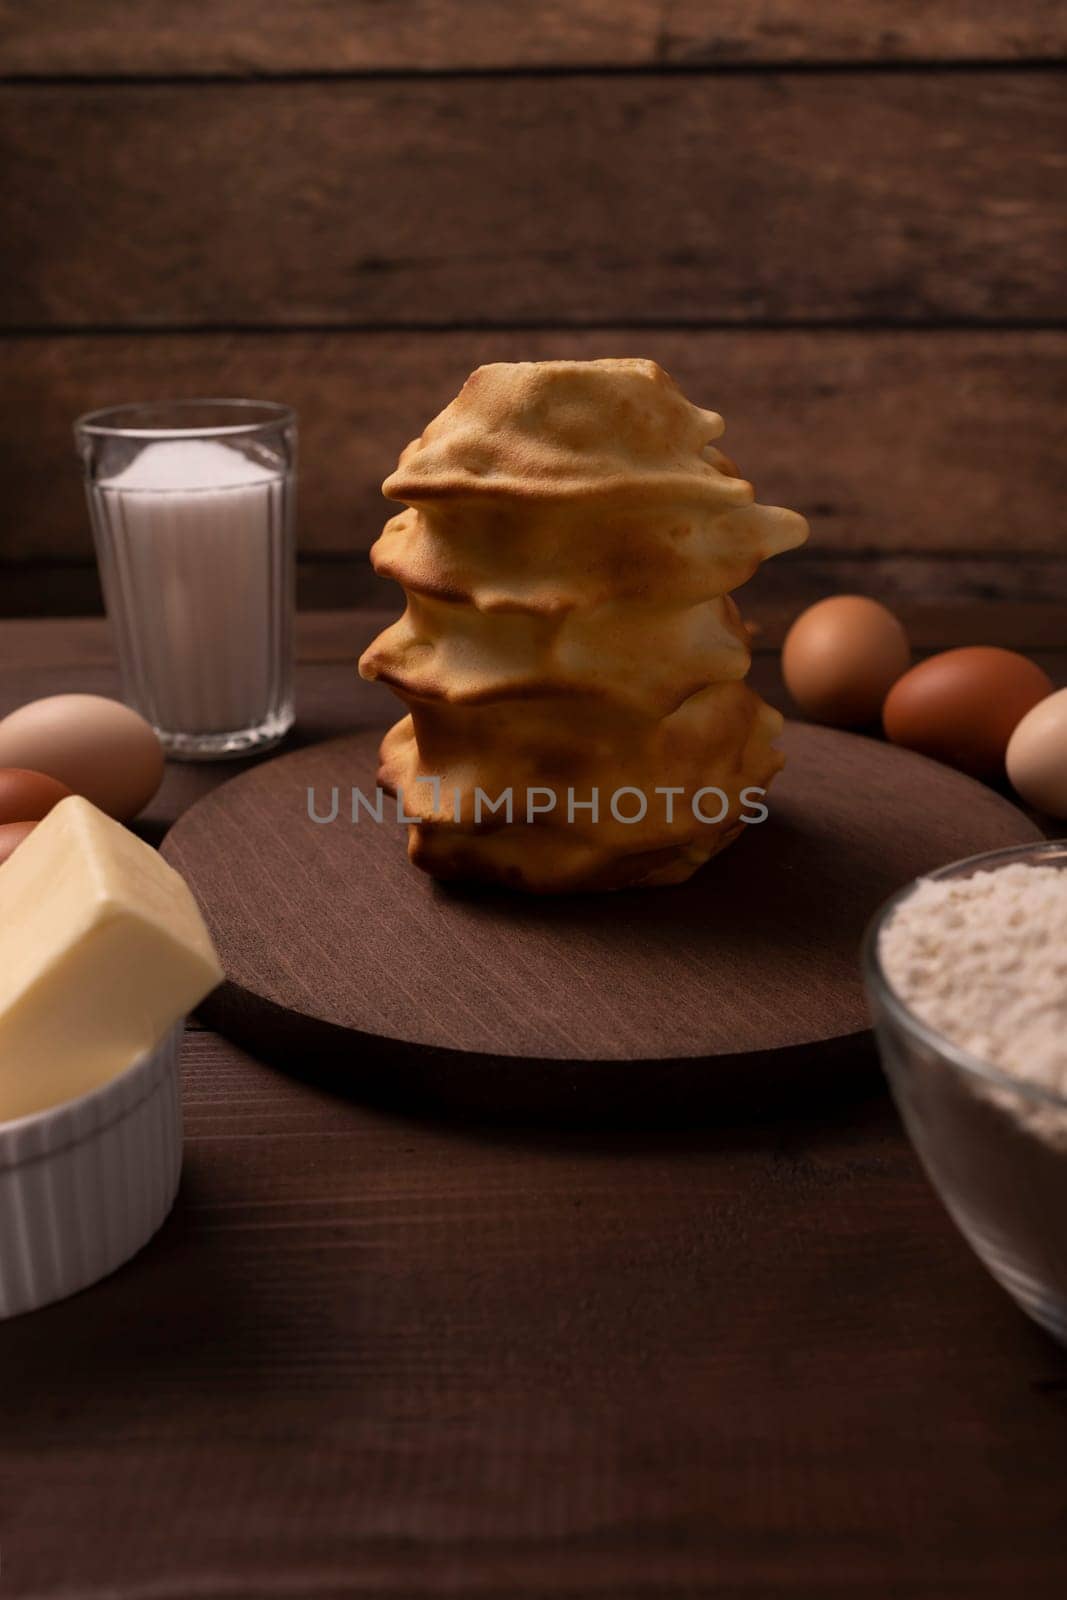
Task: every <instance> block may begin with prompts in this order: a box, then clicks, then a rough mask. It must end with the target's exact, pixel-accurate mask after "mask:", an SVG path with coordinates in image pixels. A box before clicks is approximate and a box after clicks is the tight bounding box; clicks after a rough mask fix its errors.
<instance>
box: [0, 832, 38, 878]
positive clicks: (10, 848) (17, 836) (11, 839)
mask: <svg viewBox="0 0 1067 1600" xmlns="http://www.w3.org/2000/svg"><path fill="white" fill-rule="evenodd" d="M36 826H37V824H36V822H0V867H2V866H3V864H4V862H5V861H6V860H7V858H8V856H10V855H12V854H13V853H14V851H16V850H17V849H18V847H19V845H20V844H21V843H22V841H23V839H25V838H26V837H27V836H28V835H29V834H31V833H32V832H33V830H34V828H36Z"/></svg>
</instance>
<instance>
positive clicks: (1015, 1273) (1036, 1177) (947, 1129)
mask: <svg viewBox="0 0 1067 1600" xmlns="http://www.w3.org/2000/svg"><path fill="white" fill-rule="evenodd" d="M1012 862H1023V863H1025V864H1027V865H1030V866H1053V867H1058V868H1060V869H1061V870H1063V869H1064V868H1067V840H1062V839H1061V840H1043V841H1041V842H1039V843H1035V844H1028V845H1021V846H1019V847H1017V848H1012V849H1008V850H993V851H989V852H987V853H986V854H984V855H978V856H970V857H968V859H967V860H965V861H956V862H953V863H952V864H951V865H950V866H947V867H942V868H940V869H939V870H938V871H937V872H932V873H929V874H928V876H929V877H931V878H954V877H961V878H962V877H970V876H971V875H972V874H973V873H975V872H980V871H985V870H987V869H989V868H994V867H1002V866H1007V865H1008V864H1010V863H1012ZM915 888H916V883H915V882H912V883H909V884H908V885H907V887H906V888H904V889H902V890H900V892H899V893H898V894H895V895H894V896H893V897H892V898H891V899H890V900H887V901H886V903H885V905H883V906H882V908H881V910H880V911H879V912H878V913H877V915H876V916H875V918H874V920H873V921H872V923H871V924H870V926H869V928H868V929H867V934H866V937H865V940H864V947H863V972H864V981H865V983H866V986H867V997H868V1001H869V1004H870V1008H871V1015H872V1019H873V1022H874V1030H875V1035H876V1038H877V1040H878V1049H879V1053H880V1055H881V1058H882V1064H883V1066H884V1067H885V1070H886V1074H887V1076H888V1078H889V1083H890V1087H891V1089H892V1091H893V1097H894V1099H895V1101H896V1103H897V1107H898V1109H899V1111H900V1114H901V1117H902V1119H903V1122H904V1126H905V1127H906V1128H907V1131H908V1134H909V1136H910V1138H911V1141H912V1143H913V1145H914V1146H915V1149H916V1151H917V1153H918V1155H919V1158H920V1160H921V1161H922V1164H923V1166H924V1168H925V1169H926V1173H927V1176H928V1177H929V1179H930V1181H931V1182H932V1183H933V1185H934V1188H935V1189H936V1190H937V1192H938V1194H939V1195H940V1196H941V1199H942V1200H943V1202H944V1204H945V1206H946V1207H947V1209H948V1211H949V1214H950V1215H951V1217H952V1218H953V1220H954V1221H955V1223H956V1225H957V1226H958V1228H959V1229H960V1232H961V1233H962V1234H963V1236H964V1238H965V1239H966V1240H967V1242H968V1243H969V1244H970V1245H971V1246H972V1248H973V1249H974V1250H975V1251H976V1253H977V1254H978V1256H979V1258H980V1259H981V1260H982V1261H983V1262H984V1263H985V1265H986V1267H987V1268H988V1269H989V1271H990V1272H991V1273H992V1274H993V1276H994V1278H996V1280H997V1282H998V1283H1000V1284H1002V1285H1003V1287H1004V1288H1005V1289H1007V1291H1008V1293H1009V1294H1010V1295H1011V1296H1012V1297H1013V1299H1014V1300H1016V1301H1017V1302H1018V1304H1019V1305H1020V1306H1021V1307H1022V1309H1023V1310H1024V1311H1025V1312H1027V1313H1028V1314H1029V1315H1030V1316H1031V1317H1033V1318H1034V1320H1035V1321H1036V1322H1039V1323H1040V1324H1041V1326H1042V1327H1043V1328H1046V1329H1047V1330H1048V1331H1049V1333H1051V1334H1053V1335H1054V1337H1056V1338H1057V1339H1060V1340H1062V1341H1063V1342H1064V1343H1067V1098H1065V1097H1064V1096H1062V1095H1059V1094H1056V1093H1054V1092H1052V1091H1050V1090H1048V1089H1043V1088H1041V1087H1039V1086H1037V1085H1036V1084H1030V1083H1026V1082H1023V1081H1022V1080H1020V1079H1018V1078H1015V1077H1009V1076H1008V1075H1007V1074H1006V1073H1004V1072H1001V1071H998V1070H997V1069H996V1068H994V1067H992V1066H990V1065H989V1064H988V1063H987V1062H983V1061H981V1060H979V1059H978V1058H977V1057H975V1056H972V1055H970V1054H969V1053H968V1052H967V1051H966V1050H963V1049H961V1048H960V1047H959V1046H958V1045H955V1044H953V1043H952V1042H951V1040H949V1039H946V1038H945V1037H944V1035H943V1034H940V1033H938V1032H936V1031H935V1030H934V1029H933V1028H931V1027H930V1026H929V1025H928V1024H927V1023H925V1022H923V1021H922V1020H921V1019H920V1018H919V1017H917V1016H916V1015H915V1013H914V1012H913V1011H912V1010H911V1009H910V1008H909V1007H908V1006H907V1004H906V1003H905V1002H904V1001H903V1000H902V999H901V998H900V996H899V994H897V993H896V992H895V991H894V990H893V989H892V988H891V987H890V984H889V980H888V978H887V977H886V974H885V972H884V970H883V967H882V963H881V958H880V955H879V941H880V938H881V934H882V930H883V928H884V927H885V926H886V924H887V923H888V922H889V920H890V919H891V917H892V916H893V914H894V912H895V911H896V910H897V907H898V906H899V905H900V903H901V902H902V901H903V900H905V899H907V897H908V895H910V894H911V893H912V891H913V890H914V889H915Z"/></svg>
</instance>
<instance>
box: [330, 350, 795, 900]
mask: <svg viewBox="0 0 1067 1600" xmlns="http://www.w3.org/2000/svg"><path fill="white" fill-rule="evenodd" d="M722 431H723V421H722V418H721V417H720V416H718V415H717V414H716V413H715V412H713V411H701V410H700V409H699V408H698V407H697V406H694V405H691V404H690V403H689V401H688V400H686V398H685V396H684V395H683V394H682V393H681V391H680V389H679V388H678V387H677V385H676V384H675V383H674V382H673V380H672V379H671V378H670V377H668V375H667V374H666V373H665V372H664V371H663V370H662V368H661V367H659V366H657V364H656V363H655V362H654V361H642V360H605V361H543V362H517V363H514V364H512V363H499V364H494V365H492V366H486V367H480V368H479V369H478V370H477V371H476V372H474V373H472V374H471V376H470V377H469V378H468V379H467V382H466V383H465V384H464V386H463V388H462V390H461V391H460V393H459V395H458V396H457V397H456V399H455V400H453V402H452V404H451V405H450V406H448V407H446V409H445V410H444V411H442V412H441V414H440V416H438V417H435V419H434V420H433V421H432V422H431V423H430V425H429V427H428V428H427V429H426V431H425V433H423V435H422V437H421V438H419V439H416V440H414V441H413V442H412V443H411V444H410V445H408V447H407V448H406V449H405V450H404V452H403V454H402V455H401V457H400V461H399V463H398V465H397V468H396V471H395V472H394V473H393V474H392V475H391V476H390V477H389V478H387V479H386V481H385V483H384V484H383V486H382V488H383V493H384V494H385V495H386V496H387V497H388V498H390V499H394V500H400V501H403V502H404V503H405V505H406V507H407V509H406V510H404V511H402V512H400V514H399V515H398V516H395V517H393V518H392V519H391V521H389V522H387V523H386V525H385V529H384V531H383V532H382V535H381V537H380V538H379V539H378V541H377V543H376V544H375V546H374V548H373V550H372V551H371V559H372V561H373V563H374V566H375V568H376V569H377V571H378V572H380V573H383V574H385V575H387V576H389V577H392V578H395V579H397V581H398V582H399V583H401V584H402V585H403V588H404V590H405V593H406V595H407V602H408V603H407V609H406V611H405V612H404V615H403V616H402V617H401V619H400V620H399V621H398V622H396V623H394V624H393V626H392V627H390V628H387V629H386V630H385V631H384V632H383V633H382V634H380V635H379V637H378V638H377V639H376V640H375V641H374V643H373V644H372V645H371V646H370V648H369V649H368V650H367V651H366V653H365V654H364V656H363V658H362V660H361V661H360V672H361V673H362V675H363V676H364V677H365V678H379V679H381V680H382V681H383V682H385V683H388V684H389V685H390V686H391V687H392V688H393V689H395V691H396V693H397V694H398V695H399V696H400V698H401V699H402V700H404V701H405V702H406V704H407V706H408V708H409V715H408V716H406V717H404V718H403V719H402V720H401V721H400V722H399V723H397V724H396V726H395V727H394V728H392V729H391V730H390V732H389V733H388V734H387V735H386V737H385V739H384V741H383V743H382V751H381V771H380V781H381V782H382V784H383V786H385V787H387V788H389V789H391V790H393V791H401V792H402V795H403V800H404V805H405V808H406V811H407V814H408V815H410V816H416V817H418V819H419V820H418V822H417V823H416V824H414V825H413V826H412V827H411V829H410V838H409V852H410V855H411V858H412V860H413V861H414V862H415V863H416V864H417V865H418V866H420V867H423V868H425V869H426V870H427V871H428V872H431V873H433V874H434V875H435V876H437V877H440V878H466V879H474V880H482V881H490V882H498V883H504V884H508V885H511V886H513V887H515V888H518V889H525V890H529V891H534V892H545V893H548V892H555V891H563V890H576V889H612V888H621V887H626V886H631V885H638V884H640V885H654V884H666V883H678V882H681V881H682V880H683V879H685V878H687V877H689V875H690V874H691V873H692V872H693V871H695V869H696V868H697V867H698V866H700V865H701V863H702V862H704V861H706V860H707V859H708V857H709V856H710V855H712V854H713V853H714V852H715V851H716V850H719V849H721V848H722V846H723V845H724V844H726V843H728V842H729V840H730V839H732V838H733V837H734V836H735V834H736V833H737V832H738V830H739V828H740V827H741V826H742V822H741V814H742V810H743V801H742V791H743V790H744V789H746V788H748V787H757V788H761V789H762V788H766V786H767V784H768V783H769V781H770V779H771V778H772V777H773V775H774V773H775V772H777V771H778V769H779V768H780V767H781V765H782V757H781V755H780V754H779V752H778V751H776V750H775V749H774V748H773V745H772V741H773V739H774V738H775V736H776V734H778V732H779V731H780V729H781V718H780V716H779V715H778V713H777V712H776V711H773V710H771V709H770V707H768V706H766V705H765V704H764V703H763V701H762V700H760V698H759V696H758V695H756V694H755V693H753V691H752V690H751V689H749V688H747V687H746V685H745V683H744V682H743V679H744V677H745V674H746V673H747V671H748V667H749V659H750V658H749V647H748V635H747V632H746V630H745V627H744V624H743V623H742V622H741V619H740V617H739V615H738V611H737V608H736V606H735V605H734V603H733V601H732V600H731V599H730V598H729V591H730V590H732V589H735V588H736V587H737V586H738V585H739V584H742V583H744V582H745V580H746V579H747V578H749V577H751V575H752V574H753V572H755V570H756V568H757V567H758V565H759V563H760V562H761V561H763V560H765V559H766V558H767V557H768V556H771V555H775V554H776V553H777V552H778V551H781V550H787V549H790V548H791V547H793V546H795V545H798V544H802V543H803V541H804V540H805V538H806V537H807V524H806V522H805V521H804V519H803V517H800V516H798V515H797V514H796V513H795V512H793V511H784V510H781V509H779V508H777V507H771V506H758V505H756V504H754V495H753V490H752V486H751V484H749V483H746V482H745V480H744V479H743V478H741V477H740V476H739V475H738V473H737V469H736V468H735V467H734V466H733V464H732V462H730V461H729V460H728V458H727V457H726V456H724V455H722V453H721V452H720V451H719V450H717V449H716V448H715V447H714V445H713V443H712V441H713V440H715V439H717V438H718V437H719V435H720V434H721V433H722ZM430 777H433V778H435V779H437V780H439V781H437V782H436V783H429V782H417V781H416V780H417V779H420V778H430ZM665 788H674V789H676V790H682V791H684V792H683V793H682V794H678V795H676V796H675V797H674V799H673V800H670V801H668V799H667V797H666V796H665V795H664V794H663V793H662V791H663V790H664V789H665ZM712 788H716V789H720V790H722V791H723V793H724V794H725V796H726V797H727V798H726V802H725V804H723V803H722V802H719V801H717V800H716V798H715V797H711V798H705V799H704V800H703V801H702V802H700V803H698V805H697V806H696V807H694V805H693V804H692V797H693V796H694V795H696V794H697V792H698V791H700V790H707V789H712ZM624 790H625V791H636V793H629V794H627V795H619V791H624ZM657 790H659V791H660V793H659V794H657ZM505 791H508V792H510V794H511V795H512V820H511V821H508V819H507V809H506V806H505V805H504V804H503V803H500V804H499V805H498V807H497V809H496V810H493V809H491V808H490V807H491V803H492V802H499V801H500V798H501V796H502V795H503V794H504V793H505ZM594 791H596V793H597V796H598V810H597V815H596V817H595V818H594V816H593V813H592V811H591V809H590V808H589V806H588V803H587V802H588V801H589V800H590V799H591V797H592V795H593V792H594ZM531 792H532V793H534V795H535V798H534V799H533V801H532V810H530V811H529V812H528V810H527V807H528V805H530V804H531V802H530V800H529V795H530V793H531ZM616 796H618V800H617V805H616V807H615V810H614V811H613V808H612V800H613V797H616ZM642 797H644V799H645V810H644V812H643V814H641V815H640V817H639V820H636V821H631V820H622V818H623V817H626V818H629V817H630V816H636V815H637V814H638V813H639V812H640V810H641V799H642ZM583 802H586V804H585V805H583ZM720 810H722V811H723V812H724V814H723V815H722V817H721V820H720V819H719V818H718V817H717V815H716V813H717V812H718V811H720ZM616 811H617V812H618V813H619V814H618V815H616V814H615V812H616ZM528 816H529V818H530V820H527V817H528ZM709 816H715V820H705V819H706V818H708V817H709Z"/></svg>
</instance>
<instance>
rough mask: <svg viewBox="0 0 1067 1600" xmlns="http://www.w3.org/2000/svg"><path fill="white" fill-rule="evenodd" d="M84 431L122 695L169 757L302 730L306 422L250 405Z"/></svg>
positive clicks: (281, 410)
mask: <svg viewBox="0 0 1067 1600" xmlns="http://www.w3.org/2000/svg"><path fill="white" fill-rule="evenodd" d="M74 434H75V439H76V442H77V446H78V453H79V455H80V456H81V459H82V463H83V466H84V469H85V485H86V495H87V497H88V501H89V514H90V517H91V518H92V524H93V536H94V539H95V542H96V554H97V561H98V563H99V567H100V577H101V581H102V584H103V589H104V599H105V602H106V605H107V613H108V617H109V619H110V622H111V628H112V632H113V634H114V638H115V645H116V649H117V652H118V658H119V669H120V672H121V675H122V686H123V695H124V698H125V699H126V700H127V701H128V702H129V704H130V705H132V706H134V707H135V708H136V709H137V710H138V711H140V712H141V714H142V715H143V716H144V717H146V718H147V719H148V721H149V722H151V723H152V725H153V727H154V728H155V729H156V731H157V732H158V734H159V736H160V739H161V740H162V742H163V746H164V748H165V749H166V750H167V752H168V754H170V755H172V756H176V757H178V758H179V759H184V760H188V761H198V760H199V761H210V760H218V759H220V758H224V757H228V756H243V755H249V754H251V753H253V752H255V751H259V750H264V749H267V748H268V747H269V746H270V745H273V744H276V743H277V742H278V740H279V739H281V738H282V737H283V736H284V735H285V733H286V732H287V731H288V730H289V728H290V727H291V726H292V722H293V687H292V676H293V674H292V636H293V590H294V576H293V574H294V553H293V552H294V535H293V527H294V503H295V489H296V417H295V415H294V413H293V412H292V411H290V410H289V408H288V407H287V406H282V405H274V404H272V403H268V402H262V401H251V400H175V401H165V402H159V403H156V404H151V405H127V406H114V407H111V408H110V409H108V410H106V411H93V412H90V413H88V414H87V415H86V416H83V417H80V418H79V419H78V421H77V422H76V423H75V425H74Z"/></svg>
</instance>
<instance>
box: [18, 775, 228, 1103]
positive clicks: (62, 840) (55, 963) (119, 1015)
mask: <svg viewBox="0 0 1067 1600" xmlns="http://www.w3.org/2000/svg"><path fill="white" fill-rule="evenodd" d="M221 978H222V969H221V967H220V966H219V962H218V957H217V956H216V954H215V951H214V948H213V946H212V943H211V936H210V934H209V933H208V931H207V928H206V927H205V926H204V920H203V918H202V917H201V915H200V911H199V909H198V907H197V904H196V901H195V900H194V899H193V896H192V894H191V893H190V890H189V888H188V885H187V884H186V883H185V881H184V880H183V879H182V878H181V877H180V876H179V875H178V873H176V872H175V871H174V869H173V867H169V866H168V865H167V863H166V862H165V861H164V860H163V859H162V857H161V856H159V855H157V853H156V851H155V850H153V849H152V848H151V846H150V845H147V844H145V843H144V842H143V841H142V840H140V839H138V838H137V836H136V835H135V834H132V833H130V832H129V831H128V830H127V829H126V828H124V827H123V826H122V825H121V823H118V822H113V821H112V819H111V818H110V817H106V816H105V815H104V813H103V812H102V811H98V810H97V809H96V807H95V806H93V805H91V804H90V803H89V801H88V800H83V799H82V798H81V797H80V796H78V795H72V796H71V797H70V798H69V799H66V800H61V801H60V802H59V804H58V805H57V806H55V807H54V808H53V810H52V811H50V812H49V814H48V815H47V816H46V817H45V818H44V820H43V821H42V822H39V823H38V824H37V826H36V828H34V830H33V832H32V833H31V834H29V835H28V837H27V838H26V839H25V840H24V841H23V842H22V844H20V845H19V847H18V849H17V850H16V851H14V853H13V854H12V855H11V856H10V857H9V858H8V860H7V861H6V862H5V863H4V865H3V866H2V867H0V1121H5V1120H7V1119H9V1118H13V1117H23V1116H27V1115H29V1114H30V1113H31V1112H34V1111H43V1110H44V1109H45V1108H46V1107H48V1106H54V1105H58V1104H59V1103H60V1102H62V1101H64V1100H71V1099H74V1098H75V1097H77V1096H78V1095H82V1094H86V1093H87V1092H88V1091H89V1090H90V1089H93V1088H96V1087H97V1085H99V1084H102V1083H105V1082H107V1081H108V1080H109V1079H110V1078H113V1077H115V1076H116V1075H117V1074H118V1073H120V1072H124V1071H125V1070H126V1068H127V1067H129V1066H131V1065H132V1063H133V1061H134V1060H135V1059H136V1057H137V1056H139V1055H141V1054H142V1053H143V1052H144V1051H146V1050H150V1049H152V1048H153V1047H154V1046H155V1045H156V1044H158V1043H159V1041H160V1040H161V1039H162V1038H163V1036H164V1034H165V1033H167V1031H168V1030H169V1029H170V1028H171V1027H172V1026H173V1025H174V1023H175V1022H177V1021H178V1019H179V1018H180V1017H182V1016H184V1015H185V1013H186V1012H187V1011H189V1010H190V1009H191V1008H192V1007H193V1006H195V1005H196V1004H197V1002H198V1001H200V1000H202V999H203V998H204V996H205V995H206V994H209V993H210V991H211V990H212V989H214V987H215V985H216V984H217V983H219V981H220V980H221Z"/></svg>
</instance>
